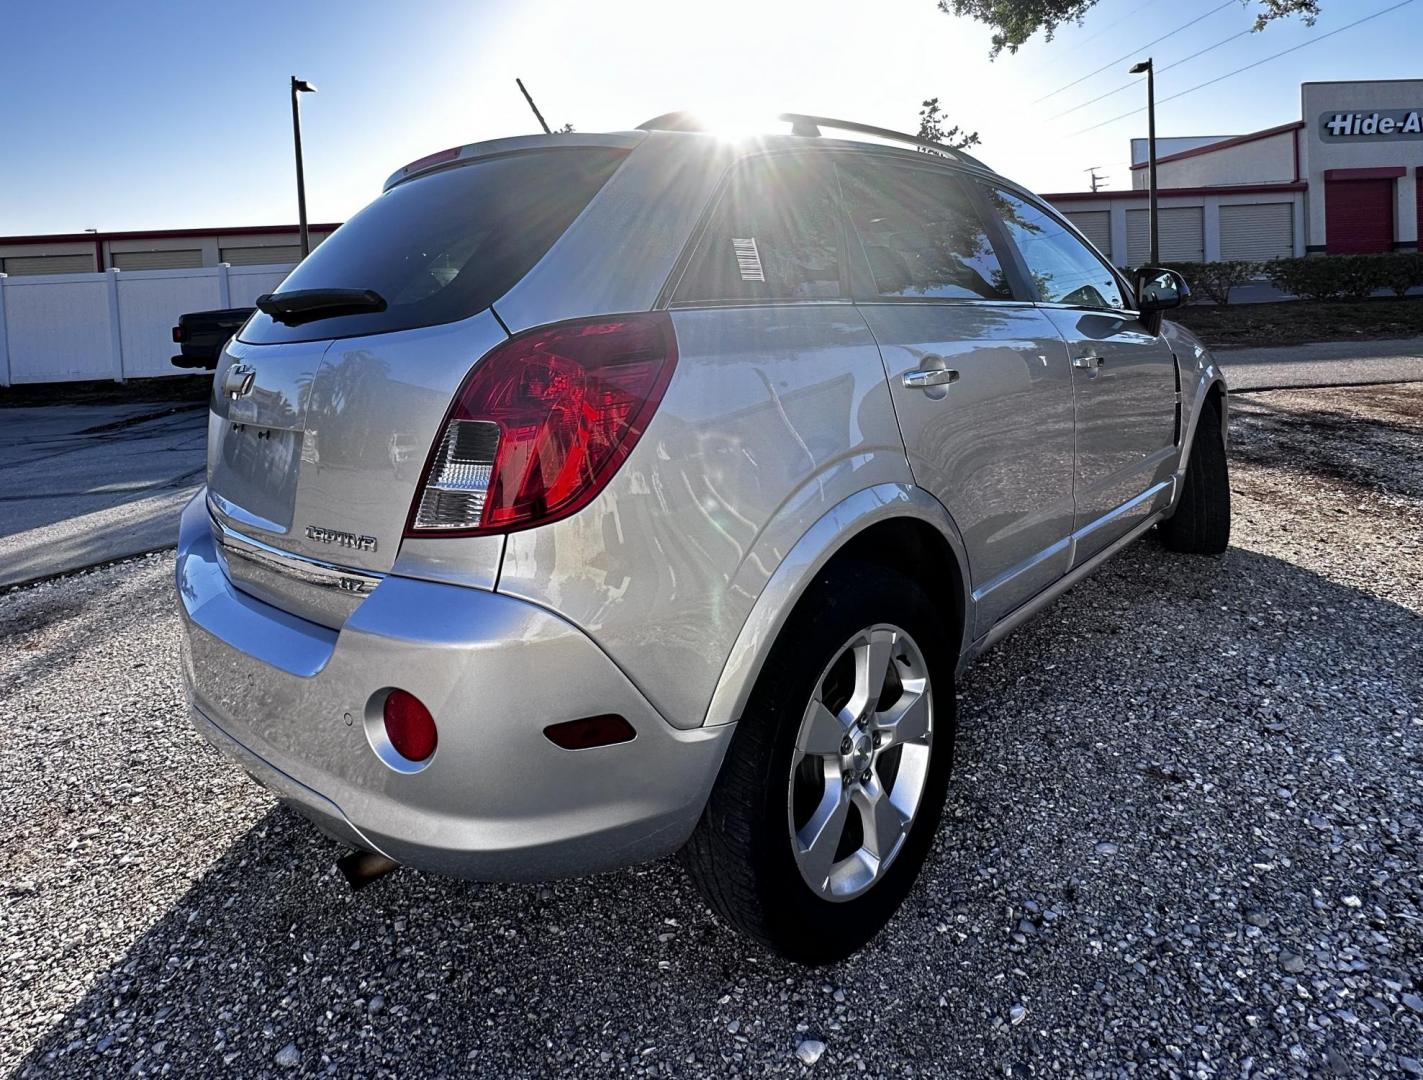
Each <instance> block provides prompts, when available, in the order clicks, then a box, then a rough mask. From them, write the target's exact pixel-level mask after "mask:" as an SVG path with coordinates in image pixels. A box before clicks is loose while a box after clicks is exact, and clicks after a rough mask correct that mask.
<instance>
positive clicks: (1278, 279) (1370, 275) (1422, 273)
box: [1265, 253, 1423, 300]
mask: <svg viewBox="0 0 1423 1080" xmlns="http://www.w3.org/2000/svg"><path fill="white" fill-rule="evenodd" d="M1265 271H1266V273H1267V274H1268V276H1269V278H1270V283H1271V284H1272V285H1274V286H1275V288H1277V289H1282V290H1283V291H1285V292H1289V293H1294V294H1295V295H1296V296H1301V297H1304V298H1305V299H1306V300H1340V299H1344V300H1362V299H1364V298H1365V297H1368V296H1371V295H1372V294H1373V293H1374V292H1375V291H1376V290H1378V289H1392V290H1393V292H1394V293H1395V295H1398V296H1402V295H1404V294H1405V293H1406V292H1408V290H1409V289H1411V288H1413V287H1414V286H1416V285H1423V257H1420V256H1418V255H1415V254H1412V253H1409V254H1398V255H1314V256H1308V257H1306V258H1303V259H1280V260H1278V261H1277V262H1272V263H1267V264H1266V267H1265Z"/></svg>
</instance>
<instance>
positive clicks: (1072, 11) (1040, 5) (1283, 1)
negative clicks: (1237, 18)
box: [939, 0, 1320, 57]
mask: <svg viewBox="0 0 1423 1080" xmlns="http://www.w3.org/2000/svg"><path fill="white" fill-rule="evenodd" d="M1097 2H1098V0H939V10H940V11H942V12H944V13H945V14H946V15H968V16H969V17H970V18H974V19H977V20H978V21H979V22H981V23H987V24H988V25H989V26H990V27H992V28H993V48H992V50H991V51H990V52H989V55H990V56H994V57H996V56H997V55H998V54H999V53H1001V52H1002V51H1003V50H1004V49H1007V50H1008V51H1009V52H1010V53H1015V52H1017V51H1018V48H1019V46H1021V45H1022V44H1023V43H1024V42H1025V41H1027V40H1028V38H1030V37H1032V36H1033V35H1034V34H1035V33H1037V32H1038V31H1039V30H1041V31H1042V32H1043V33H1044V35H1045V36H1046V37H1047V40H1048V41H1051V40H1052V36H1053V34H1054V33H1055V32H1056V31H1057V28H1058V27H1059V26H1061V25H1062V24H1063V23H1069V22H1075V23H1081V22H1082V20H1083V18H1084V17H1085V16H1086V14H1087V12H1088V11H1090V10H1091V9H1092V8H1094V7H1096V5H1097ZM1250 2H1251V0H1241V3H1242V5H1243V4H1248V3H1250ZM1254 3H1256V4H1258V5H1259V11H1258V13H1257V14H1256V16H1255V29H1256V30H1263V29H1265V27H1266V26H1268V25H1269V24H1270V23H1272V22H1274V21H1275V20H1276V19H1283V18H1286V17H1288V16H1290V15H1298V16H1300V18H1302V19H1303V20H1304V22H1305V25H1306V26H1313V25H1314V20H1315V19H1316V18H1318V17H1319V3H1320V0H1254Z"/></svg>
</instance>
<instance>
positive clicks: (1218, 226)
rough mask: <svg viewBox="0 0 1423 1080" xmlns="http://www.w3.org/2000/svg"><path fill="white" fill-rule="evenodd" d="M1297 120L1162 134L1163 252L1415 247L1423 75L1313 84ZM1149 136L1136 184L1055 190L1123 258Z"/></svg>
mask: <svg viewBox="0 0 1423 1080" xmlns="http://www.w3.org/2000/svg"><path fill="white" fill-rule="evenodd" d="M1300 99H1301V111H1300V118H1299V119H1298V120H1292V121H1290V122H1289V123H1286V124H1281V125H1279V126H1277V127H1272V128H1266V129H1264V130H1263V131H1254V132H1250V133H1248V134H1245V135H1235V136H1187V137H1179V138H1178V137H1172V138H1158V139H1157V163H1156V164H1157V187H1158V196H1159V203H1160V215H1161V220H1160V223H1159V226H1158V231H1159V235H1160V247H1161V258H1162V260H1163V261H1165V262H1197V261H1202V260H1205V261H1215V260H1220V259H1251V260H1265V259H1274V258H1281V257H1285V256H1290V255H1296V256H1298V255H1305V254H1313V253H1331V254H1351V253H1368V252H1383V251H1401V250H1408V251H1412V250H1416V249H1417V248H1418V228H1419V221H1420V219H1423V184H1420V183H1419V175H1420V170H1423V79H1407V80H1387V81H1371V82H1327V83H1326V82H1319V83H1305V84H1304V85H1303V86H1302V87H1301V88H1300ZM1147 165H1148V163H1147V160H1146V140H1145V139H1134V140H1132V190H1131V191H1129V192H1128V191H1113V192H1096V193H1093V192H1061V193H1058V194H1056V195H1049V196H1047V197H1048V198H1049V199H1050V200H1051V201H1052V202H1053V203H1054V204H1055V205H1057V206H1058V208H1059V209H1060V210H1062V211H1063V212H1064V213H1065V214H1067V216H1068V217H1069V218H1071V219H1072V221H1073V223H1074V224H1076V225H1077V227H1078V228H1079V229H1081V230H1082V231H1083V232H1084V233H1085V234H1086V235H1087V236H1088V237H1090V238H1091V239H1092V241H1093V242H1094V243H1096V244H1097V246H1098V247H1099V248H1101V249H1102V251H1103V252H1104V253H1106V254H1107V255H1108V256H1109V257H1110V258H1111V259H1112V261H1113V262H1115V263H1117V264H1118V265H1121V266H1136V265H1141V264H1142V263H1143V262H1145V261H1146V260H1147V257H1148V252H1149V250H1150V245H1149V239H1148V233H1147V198H1146V194H1147V193H1146V187H1147V172H1148V168H1147Z"/></svg>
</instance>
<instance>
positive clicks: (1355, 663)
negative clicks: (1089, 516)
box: [0, 384, 1423, 1077]
mask: <svg viewBox="0 0 1423 1080" xmlns="http://www.w3.org/2000/svg"><path fill="white" fill-rule="evenodd" d="M1232 439H1233V447H1232V451H1233V468H1234V474H1233V482H1232V489H1233V493H1234V506H1235V533H1234V541H1233V546H1232V549H1231V551H1230V552H1229V554H1228V555H1227V556H1226V557H1225V558H1224V559H1222V560H1219V561H1217V560H1211V559H1200V558H1191V557H1186V556H1176V555H1171V554H1169V553H1167V552H1166V551H1165V550H1164V549H1162V548H1161V547H1160V546H1159V545H1158V544H1156V543H1155V542H1154V541H1152V540H1149V539H1148V540H1146V541H1143V542H1142V543H1139V544H1137V545H1136V546H1134V547H1133V548H1132V549H1130V550H1129V551H1128V552H1127V553H1125V554H1124V555H1123V556H1122V557H1121V558H1119V559H1117V560H1116V561H1115V562H1113V563H1112V564H1110V565H1109V566H1108V567H1107V568H1105V569H1104V570H1103V571H1102V572H1101V573H1100V574H1098V575H1097V576H1095V577H1094V578H1092V579H1089V581H1087V582H1086V583H1085V584H1083V585H1082V586H1080V587H1078V588H1077V589H1076V590H1074V591H1073V592H1071V593H1069V594H1068V595H1067V596H1066V597H1064V598H1063V599H1062V600H1060V601H1059V602H1058V603H1057V604H1055V605H1054V607H1053V608H1052V610H1051V611H1050V612H1049V613H1047V614H1046V615H1045V616H1044V617H1042V618H1039V619H1037V620H1036V621H1034V622H1032V623H1030V624H1029V625H1028V626H1027V627H1025V628H1024V629H1023V630H1022V631H1020V632H1019V633H1018V634H1016V635H1015V636H1014V637H1012V638H1010V639H1009V640H1008V641H1007V642H1006V643H1005V644H1004V645H1002V646H1000V647H998V648H997V649H995V650H994V651H992V652H991V653H990V654H989V655H988V656H987V657H985V658H984V659H983V660H982V661H981V662H980V663H978V664H977V665H975V666H974V667H973V668H972V669H971V670H970V671H969V673H968V675H967V677H966V678H965V679H964V680H963V682H962V684H961V686H960V693H961V696H962V700H961V719H960V733H959V740H958V745H957V750H956V762H957V765H956V770H955V775H954V781H953V783H952V785H951V793H950V801H949V804H948V808H947V811H946V815H945V821H944V824H943V826H942V828H941V830H940V835H939V839H938V842H937V846H936V849H935V852H934V854H933V855H932V856H931V859H930V862H929V864H928V866H927V867H926V869H925V873H924V875H923V877H922V879H921V881H920V883H919V884H918V885H917V886H916V888H915V889H914V891H913V892H912V893H911V895H910V898H909V900H908V901H907V902H906V904H905V906H904V909H903V910H902V911H901V913H900V914H899V915H898V916H897V917H896V918H895V920H894V921H893V923H892V924H891V926H890V928H889V930H887V931H886V932H885V933H884V934H882V935H881V936H880V937H879V938H877V939H876V940H875V941H874V942H873V943H872V944H871V945H870V946H869V947H868V948H867V949H865V950H864V951H863V952H862V953H860V954H859V955H857V956H855V957H853V958H852V959H851V960H849V961H847V962H845V963H843V964H839V965H836V966H834V967H831V968H827V969H823V970H807V969H802V968H797V967H795V966H792V965H789V964H786V963H784V962H781V961H779V960H777V959H775V958H773V957H771V956H770V955H769V954H767V953H765V952H763V951H761V950H759V949H758V948H756V947H754V946H752V945H750V944H748V943H747V942H746V941H745V940H744V939H743V938H741V937H739V936H737V935H736V934H734V933H732V932H730V931H728V930H727V929H725V928H723V927H721V926H720V925H718V924H717V923H716V922H715V921H714V920H713V918H712V917H711V916H710V915H709V914H708V912H707V911H706V909H705V907H704V906H703V904H702V902H701V900H700V898H699V897H698V895H697V893H696V892H695V890H694V889H693V888H692V886H691V885H690V883H689V882H688V881H687V880H686V879H685V878H684V876H683V874H682V872H681V870H680V869H679V868H678V867H677V865H676V864H675V862H673V861H664V862H659V863H655V864H652V865H649V866H644V867H640V868H637V869H634V870H629V871H626V872H621V873H616V874H609V875H605V876H602V877H599V878H596V879H591V880H575V881H562V882H556V883H552V884H549V885H545V886H523V885H520V886H511V885H477V884H468V883H463V882H458V881H451V880H443V879H439V878H435V877H428V876H421V875H418V874H415V873H413V872H409V871H400V872H398V873H396V874H394V875H392V876H390V877H388V878H385V879H383V880H381V881H379V882H377V883H375V884H374V885H372V886H370V887H369V888H368V889H367V890H365V891H364V892H362V893H360V894H357V895H352V894H350V892H349V891H348V890H347V888H346V887H345V885H344V883H343V881H342V879H341V878H340V876H339V875H338V874H337V872H336V871H335V868H334V860H335V858H336V857H337V856H338V855H339V854H340V852H339V851H338V849H337V848H336V847H335V846H334V845H333V844H332V843H331V842H329V841H327V840H325V839H323V838H321V837H320V836H319V835H318V834H316V833H315V832H314V830H312V829H311V828H310V827H309V826H307V825H306V824H305V823H304V822H302V821H301V820H299V819H297V818H295V817H294V816H292V815H291V814H290V813H288V812H287V811H285V810H283V809H280V808H278V807H277V806H276V804H275V803H274V802H273V800H272V799H271V798H270V797H269V796H268V795H266V794H265V793H264V792H263V791H261V790H260V789H258V788H257V787H256V786H255V785H253V784H252V783H251V782H250V781H249V780H248V779H247V778H246V777H245V776H244V775H242V774H241V773H240V772H239V771H236V770H234V769H232V768H230V767H229V766H227V765H226V764H225V763H223V762H222V761H220V760H219V759H218V758H217V756H216V755H215V753H213V752H212V751H210V750H209V749H207V747H206V746H205V745H204V744H203V743H201V741H200V740H199V739H198V737H197V736H196V735H195V734H194V733H193V732H192V731H191V730H190V729H189V727H188V724H187V720H186V715H185V708H184V702H183V694H182V688H181V685H180V682H179V678H178V674H177V663H178V637H179V630H178V620H177V617H176V615H175V614H174V611H173V606H174V601H173V598H172V586H171V575H172V569H173V561H172V555H171V552H170V553H161V554H155V555H149V556H145V557H141V558H137V559H133V560H129V561H125V562H120V563H116V564H114V565H111V566H107V567H103V568H100V569H96V570H91V571H86V572H82V573H79V574H77V575H74V576H70V577H65V578H60V579H57V580H53V581H48V582H44V583H41V584H38V585H34V586H30V587H27V588H21V589H15V590H11V591H9V592H7V593H4V594H0V730H3V731H4V732H5V733H6V734H5V738H4V740H3V742H0V792H3V795H0V798H3V807H0V910H3V918H0V986H3V987H4V993H3V994H0V1068H3V1069H5V1070H6V1071H7V1072H10V1071H16V1072H18V1074H19V1075H21V1076H25V1075H41V1074H45V1073H55V1074H67V1075H85V1076H88V1075H99V1074H109V1075H121V1074H122V1075H129V1074H149V1073H160V1072H171V1073H172V1074H173V1075H192V1074H195V1073H199V1072H209V1073H214V1074H217V1073H222V1074H227V1073H233V1074H241V1075H282V1074H288V1073H290V1074H295V1073H297V1072H305V1073H317V1074H320V1073H331V1074H334V1075H382V1074H386V1075H396V1074H398V1075H402V1076H409V1075H416V1074H426V1073H429V1074H435V1073H446V1074H448V1073H455V1072H461V1073H466V1072H467V1073H474V1074H481V1075H491V1076H501V1077H502V1076H542V1075H550V1074H575V1075H597V1074H610V1073H625V1074H633V1075H672V1076H704V1075H705V1076H726V1075H748V1076H759V1075H769V1074H782V1073H789V1074H792V1075H794V1074H795V1073H797V1072H805V1073H808V1074H813V1075H824V1076H839V1075H859V1074H860V1073H862V1072H864V1073H867V1074H870V1075H890V1076H909V1075H918V1076H940V1075H946V1074H955V1075H957V1074H961V1075H965V1076H1010V1077H1028V1076H1103V1077H1117V1076H1137V1075H1158V1074H1159V1075H1178V1076H1192V1077H1250V1076H1258V1077H1266V1076H1307V1075H1319V1074H1335V1075H1344V1074H1353V1075H1357V1076H1380V1075H1388V1076H1392V1075H1399V1076H1423V1065H1420V1064H1419V1063H1418V1059H1419V1058H1420V1057H1421V1056H1423V960H1420V957H1423V876H1421V875H1420V869H1419V867H1420V862H1423V809H1420V807H1423V469H1420V467H1419V462H1420V461H1423V384H1414V385H1409V386H1375V387H1357V388H1352V389H1342V390H1341V389H1335V390H1304V391H1279V392H1270V393H1256V394H1242V395H1240V396H1238V397H1236V398H1235V399H1234V401H1233V418H1232ZM471 782H477V778H472V781H471ZM820 1043H823V1044H824V1050H823V1052H822V1053H820V1055H819V1057H818V1059H817V1058H816V1050H817V1049H818V1044H820ZM798 1050H799V1051H800V1052H801V1054H802V1055H803V1057H798V1056H797V1051H798ZM803 1060H805V1061H813V1064H811V1065H806V1064H803V1063H802V1061H803Z"/></svg>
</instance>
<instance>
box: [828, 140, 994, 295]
mask: <svg viewBox="0 0 1423 1080" xmlns="http://www.w3.org/2000/svg"><path fill="white" fill-rule="evenodd" d="M840 185H841V190H842V191H843V192H844V197H845V210H846V213H847V214H848V215H849V217H850V223H851V225H852V227H853V228H854V230H855V233H856V236H857V237H858V239H859V242H860V244H861V245H862V247H863V250H864V253H865V262H866V263H867V265H868V267H869V272H870V279H871V284H872V286H873V289H874V293H875V295H877V296H881V297H895V298H899V299H953V300H1011V299H1012V298H1013V291H1012V289H1011V287H1010V286H1009V284H1008V279H1007V276H1006V275H1005V274H1004V272H1003V267H1002V265H1001V264H1000V263H999V261H998V256H997V254H996V253H995V252H994V250H993V244H992V242H991V241H990V240H989V236H988V229H987V226H986V225H985V224H984V222H983V219H982V217H981V216H980V215H979V213H978V210H977V208H976V207H975V206H974V205H973V202H972V200H971V198H970V197H969V193H968V191H967V190H966V189H965V188H964V187H963V185H962V184H961V183H960V182H959V180H958V179H957V177H955V176H953V175H952V174H951V173H948V172H945V171H943V170H938V169H925V168H902V167H895V166H885V165H882V164H878V163H876V162H873V161H861V162H846V163H843V164H842V165H841V166H840Z"/></svg>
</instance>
